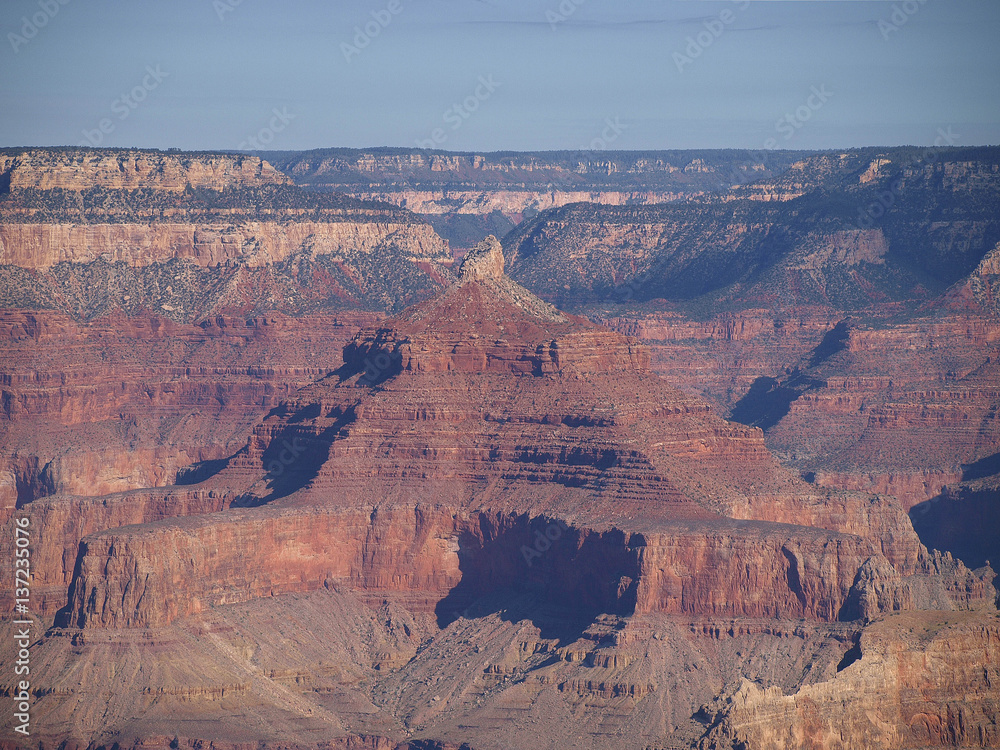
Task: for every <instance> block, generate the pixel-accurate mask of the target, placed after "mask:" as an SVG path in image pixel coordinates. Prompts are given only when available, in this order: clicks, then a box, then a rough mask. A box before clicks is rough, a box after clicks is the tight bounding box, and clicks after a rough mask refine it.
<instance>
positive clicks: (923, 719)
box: [0, 149, 1000, 750]
mask: <svg viewBox="0 0 1000 750" xmlns="http://www.w3.org/2000/svg"><path fill="white" fill-rule="evenodd" d="M9 151H10V150H8V152H4V153H3V154H2V157H3V159H5V161H0V174H2V175H3V182H2V184H3V185H4V192H3V193H2V195H0V241H2V243H3V244H2V246H0V248H2V249H0V254H2V255H0V290H2V297H3V298H2V300H0V308H2V311H0V334H2V342H3V343H2V346H3V352H4V362H5V364H4V367H3V369H2V371H0V391H2V393H0V395H2V406H3V410H2V412H0V435H2V437H0V446H2V450H0V518H3V529H4V531H3V534H2V536H0V549H2V550H8V551H9V550H12V549H13V547H14V530H13V519H14V518H15V517H17V518H24V519H28V522H29V524H30V528H31V529H32V535H33V536H32V548H31V554H32V557H31V559H32V570H33V579H32V594H31V596H32V599H31V604H32V615H33V617H34V618H36V623H37V624H36V628H35V630H34V641H33V643H32V647H31V648H32V674H33V680H32V684H33V689H34V693H33V696H32V701H33V708H32V711H33V721H34V727H35V729H36V730H37V734H36V736H35V737H34V738H33V740H34V742H35V743H36V745H37V746H39V747H41V746H49V745H50V744H54V745H62V746H66V747H81V748H82V747H94V748H97V747H111V746H114V745H117V746H118V747H134V748H139V747H143V748H158V747H163V748H166V747H172V748H177V747H190V748H197V747H203V746H205V744H206V743H209V744H211V745H213V746H214V747H217V748H233V749H234V750H235V748H237V747H239V748H244V747H248V746H250V745H254V746H258V747H287V746H292V745H294V746H297V747H320V746H323V747H338V748H378V749H382V748H385V749H386V750H388V749H390V748H392V749H394V750H396V749H398V750H403V749H404V748H411V749H413V750H417V749H418V748H462V747H467V748H511V747H532V748H535V747H551V748H563V747H590V748H617V747H623V746H635V747H649V748H682V747H684V748H689V747H702V748H730V747H746V748H765V747H788V748H792V747H810V748H850V747H861V746H870V747H913V748H929V747H956V746H957V747H996V746H998V743H1000V735H998V733H997V725H998V712H1000V696H998V693H997V690H996V685H997V684H998V682H1000V673H998V668H1000V667H998V665H1000V662H998V658H1000V657H998V650H997V647H998V644H1000V618H998V614H997V592H996V589H995V588H994V585H993V583H994V578H995V574H994V572H993V569H992V568H991V567H990V561H991V560H992V561H994V562H995V561H996V560H997V559H998V557H997V548H996V540H997V538H998V537H997V535H996V529H997V525H996V521H997V518H998V517H1000V515H998V507H1000V506H998V504H997V497H998V495H997V479H996V477H997V473H998V471H1000V465H997V463H996V460H995V456H996V455H997V453H998V451H1000V448H998V447H997V442H998V438H1000V436H998V429H997V428H998V423H997V417H996V414H997V397H998V394H1000V391H998V387H997V383H998V382H1000V379H998V373H997V371H996V363H997V356H998V354H1000V352H997V351H996V348H997V346H998V345H1000V344H998V342H1000V323H998V322H997V321H998V318H997V314H998V308H997V306H996V299H997V297H996V293H995V290H996V284H997V278H998V274H1000V265H998V263H997V252H998V250H997V247H998V243H1000V226H998V225H997V224H996V218H995V216H996V214H995V207H996V205H997V199H996V194H997V193H996V190H997V187H998V186H997V184H996V180H997V179H998V174H1000V172H998V168H997V165H998V163H1000V156H998V152H997V151H996V150H990V149H979V150H976V149H970V150H961V149H955V150H954V151H953V152H951V151H950V150H949V152H947V153H946V154H945V157H944V158H943V159H942V160H941V161H940V162H938V163H934V164H926V163H922V162H920V161H919V154H914V153H913V152H912V151H911V150H906V149H898V150H889V151H885V152H883V151H879V150H854V151H851V152H846V153H845V154H840V155H836V154H834V155H830V154H823V155H811V154H804V153H797V154H796V153H786V152H776V153H775V154H774V155H773V156H772V157H771V158H770V161H766V162H762V161H760V160H759V159H758V160H757V161H754V160H753V159H745V158H743V157H742V156H741V157H739V158H736V159H733V158H732V156H731V155H730V156H728V157H727V156H725V155H721V154H714V155H713V154H701V153H687V154H685V153H684V152H679V153H672V152H670V153H662V154H635V155H626V157H623V156H621V155H620V154H618V155H614V156H609V158H608V159H603V156H601V157H600V158H597V157H596V156H595V155H594V154H590V155H586V156H587V158H586V159H583V160H582V161H581V159H580V158H576V159H575V160H574V159H562V157H561V156H560V157H559V159H562V161H565V164H563V163H562V161H560V160H559V159H557V158H556V157H552V156H550V157H549V161H548V162H545V161H544V160H540V159H539V158H538V157H536V156H533V155H484V156H482V157H479V156H475V155H445V156H442V155H440V154H438V155H434V154H431V155H427V154H420V153H419V152H418V153H417V155H414V154H409V155H407V154H405V153H395V154H393V153H381V152H379V153H375V154H370V153H367V152H357V153H355V152H347V150H341V151H344V152H345V153H341V154H304V155H296V154H291V153H289V154H284V155H282V154H267V155H256V156H246V155H232V154H230V155H224V154H213V155H207V154H187V153H179V154H175V153H164V152H140V151H116V150H82V151H81V150H55V149H53V150H31V149H26V150H21V151H16V152H9ZM399 151H400V152H403V151H405V150H399ZM261 156H265V157H266V158H264V159H262V158H261ZM418 156H419V158H417V157H418ZM320 157H322V159H325V161H322V160H321V159H320ZM682 157H683V159H684V160H683V161H682ZM338 160H339V161H338ZM628 160H631V161H628ZM581 164H582V165H583V167H581V166H580V165H581ZM272 165H274V166H272ZM275 167H277V169H276V168H275ZM407 170H409V171H410V173H411V176H410V177H409V178H407V176H406V171H407ZM574 170H576V171H574ZM397 173H398V175H397V177H387V175H390V176H391V175H395V174H397ZM654 173H657V174H659V175H660V176H659V177H658V178H657V179H659V180H660V183H659V184H658V185H657V186H656V190H651V189H650V187H651V185H652V182H653V180H652V178H651V177H650V175H651V174H654ZM571 174H575V175H576V176H575V177H573V178H572V179H573V180H574V185H575V187H578V188H580V189H579V190H577V191H576V192H573V191H570V190H568V189H564V188H563V187H560V190H559V193H560V194H559V195H558V196H556V198H555V199H553V200H552V201H551V203H545V202H544V201H543V202H538V201H539V198H538V196H540V195H542V194H543V193H544V191H538V190H536V189H535V188H536V187H538V186H542V184H543V183H544V184H545V185H548V183H550V182H551V183H554V184H555V183H556V182H557V179H558V184H559V185H560V186H561V185H562V184H563V183H564V182H565V181H566V180H567V179H570V177H569V175H571ZM286 175H287V177H286ZM484 175H488V176H489V179H491V180H492V182H489V181H488V180H487V177H485V176H484ZM458 177H461V179H458ZM397 178H398V180H399V181H400V182H401V181H403V180H405V179H410V180H411V181H413V182H414V184H416V185H417V187H419V188H420V190H425V188H426V191H425V193H423V194H422V195H424V196H425V197H420V196H419V195H417V192H419V191H417V190H416V188H414V190H415V192H413V193H409V192H408V191H409V189H410V188H409V187H403V188H400V187H399V185H396V186H393V184H392V183H393V180H396V179H397ZM418 178H419V179H418ZM900 178H902V181H901V182H900ZM434 180H437V184H431V183H433V182H434ZM462 180H465V182H466V184H465V185H463V184H461V182H462ZM640 182H641V183H642V188H641V189H639V188H638V187H637V185H638V183H640ZM296 183H298V184H296ZM418 183H419V184H418ZM348 184H351V185H352V187H351V188H350V189H346V187H345V186H347V185H348ZM512 185H513V187H511V186H512ZM889 185H897V186H900V187H897V188H896V191H897V193H896V199H895V200H894V203H893V206H892V207H890V208H889V210H888V211H887V212H886V217H885V218H884V220H883V221H881V222H879V221H863V222H859V220H858V211H859V208H860V209H862V210H864V209H865V207H867V206H869V205H870V204H871V202H872V201H876V200H878V196H879V195H881V194H882V193H883V192H884V190H885V189H887V186H889ZM304 186H308V187H309V188H310V189H309V190H304V189H303V187H304ZM428 186H429V187H428ZM470 186H471V187H470ZM467 188H470V189H469V190H467V191H466V193H461V191H463V190H466V189H467ZM331 189H336V190H339V191H342V192H346V193H350V196H345V195H343V194H340V193H336V192H329V191H330V190H331ZM393 190H396V191H397V192H396V194H395V197H393V195H392V194H391V193H392V191H393ZM439 190H440V191H441V192H440V193H438V192H435V191H439ZM451 190H457V191H459V192H457V193H449V192H448V191H451ZM508 190H512V191H513V192H514V193H517V195H516V196H514V198H511V197H510V195H508V194H507V193H506V192H505V191H508ZM616 191H618V192H616ZM671 191H672V192H671ZM550 192H551V191H550ZM528 193H533V194H535V197H534V198H528V199H526V198H525V197H526V195H527V194H528ZM639 193H644V194H645V195H646V198H640V197H639ZM446 194H447V195H450V196H451V197H450V198H449V199H448V200H452V199H454V201H453V202H452V203H448V202H447V201H441V199H439V198H438V197H437V196H438V195H441V196H445V195H446ZM668 194H670V195H669V196H668ZM477 195H478V196H479V197H476V196H477ZM573 195H576V196H578V197H587V198H588V199H590V200H595V201H598V200H599V201H600V203H597V202H595V203H589V204H573V205H562V203H560V201H563V198H566V199H567V200H566V201H563V202H564V203H569V202H570V201H569V198H570V196H573ZM626 195H627V196H628V197H621V196H626ZM838 196H840V197H838ZM845 196H846V197H845ZM418 198H419V200H417V199H418ZM403 200H406V201H408V202H410V201H414V202H413V203H408V206H409V207H416V208H418V209H419V210H418V212H416V213H414V212H411V211H410V210H407V208H406V207H401V206H400V205H395V206H394V205H390V204H391V203H397V204H400V203H402V201H403ZM573 200H576V199H575V198H574V199H573ZM667 200H669V201H671V202H670V203H666V202H664V201H667ZM378 201H388V202H378ZM509 201H514V202H509ZM640 203H645V204H648V205H639V204H640ZM477 205H478V206H480V208H481V209H482V210H480V208H476V206H477ZM549 205H551V206H552V208H548V206H549ZM525 208H531V209H532V210H531V211H525ZM515 209H516V210H515ZM540 209H541V213H539V214H537V215H536V216H532V215H531V214H532V211H537V210H540ZM436 211H442V212H445V213H441V214H440V215H441V216H442V217H444V218H445V219H446V220H448V221H451V220H453V218H454V216H455V215H460V214H461V213H462V212H468V213H470V214H474V215H476V216H479V217H480V218H482V217H486V216H489V215H490V213H488V212H494V211H496V212H499V213H501V214H502V215H503V216H504V217H505V218H506V219H507V220H509V222H510V223H511V225H513V223H514V221H515V220H516V221H518V222H520V223H519V225H518V226H517V227H516V228H515V229H513V231H512V232H511V233H510V234H509V235H508V236H507V237H505V238H504V239H503V242H502V243H501V242H499V241H497V240H496V239H494V238H492V237H487V238H486V239H483V240H481V241H479V242H477V243H470V244H469V245H468V247H463V246H461V245H458V244H455V243H451V244H449V242H448V240H447V238H442V237H441V235H440V234H439V233H438V231H437V229H438V225H435V224H434V223H433V222H431V223H428V220H427V217H426V216H423V215H421V214H425V213H433V212H436ZM859 223H860V224H863V226H860V225H859ZM485 226H487V223H484V222H480V223H479V224H476V225H475V227H477V229H476V232H473V233H472V234H470V235H468V236H469V237H473V238H474V237H476V236H478V235H477V234H476V233H477V232H479V233H481V230H482V228H483V227H485ZM466 251H467V252H466ZM455 255H459V256H464V260H462V262H461V264H459V263H457V262H455V261H454V260H453V258H454V256H455ZM724 417H728V419H726V418H724ZM4 554H6V553H4ZM0 584H2V585H3V590H2V594H0V606H2V608H3V611H5V612H9V611H11V608H12V605H13V601H12V600H11V599H10V593H9V592H11V591H13V587H12V585H11V578H10V573H9V572H4V573H3V574H2V575H0ZM2 627H3V628H4V629H5V630H4V642H5V643H11V642H12V638H11V637H8V636H9V635H11V634H12V632H13V627H14V626H13V625H12V624H11V622H10V621H9V620H4V621H3V622H2ZM4 648H8V647H7V646H5V647H4ZM5 653H6V652H5ZM4 661H5V662H7V661H8V659H7V656H4ZM111 685H113V686H114V687H113V689H112V688H109V687H108V686H111ZM0 690H2V691H4V692H5V694H6V695H8V696H9V695H11V694H12V693H11V687H9V686H8V683H7V682H3V683H0ZM5 721H7V720H6V719H5ZM4 726H5V727H8V725H6V724H5V725H4ZM4 731H5V732H9V728H6V729H4ZM0 741H2V742H5V743H7V744H11V743H12V742H13V740H8V739H7V735H4V738H3V739H2V740H0ZM12 746H13V745H12Z"/></svg>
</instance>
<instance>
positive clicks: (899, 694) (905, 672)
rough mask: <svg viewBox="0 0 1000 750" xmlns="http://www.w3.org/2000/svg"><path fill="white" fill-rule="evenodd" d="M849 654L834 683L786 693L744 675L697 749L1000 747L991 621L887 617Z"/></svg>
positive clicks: (995, 637)
mask: <svg viewBox="0 0 1000 750" xmlns="http://www.w3.org/2000/svg"><path fill="white" fill-rule="evenodd" d="M856 650H857V653H856V656H855V660H854V661H853V663H850V664H847V665H846V666H844V667H843V670H842V671H841V672H840V673H839V674H838V675H837V676H836V677H835V678H834V679H832V680H829V681H827V682H821V683H818V684H815V685H808V686H804V687H802V688H801V689H800V690H798V691H796V692H794V693H792V694H790V695H785V694H783V692H782V690H781V688H778V687H769V688H765V689H762V688H761V687H759V686H757V685H754V684H752V683H750V682H748V681H744V683H743V684H742V686H741V687H740V688H739V689H738V690H737V691H736V692H735V693H734V694H733V695H732V696H730V697H729V698H727V699H726V700H725V701H724V702H722V703H721V705H720V706H719V707H718V708H717V709H716V710H717V713H716V715H715V718H714V720H715V721H716V722H717V725H716V726H715V727H713V728H712V729H711V730H710V731H709V733H708V736H707V738H706V739H704V740H703V741H702V742H701V744H700V747H703V748H722V747H730V746H733V745H737V744H739V745H740V746H741V747H745V748H747V749H748V750H754V749H755V748H769V749H770V748H774V749H775V750H783V749H785V748H787V749H789V750H790V749H791V748H810V749H812V748H815V749H816V750H819V749H822V750H840V749H843V750H848V748H858V747H892V748H929V747H998V746H1000V731H998V728H997V727H998V719H1000V702H998V696H997V691H996V684H997V680H998V679H1000V671H998V666H997V665H1000V627H998V624H997V621H996V619H995V618H991V620H989V621H986V622H984V621H982V620H980V619H976V618H974V617H970V616H967V615H961V614H951V613H947V614H945V613H938V612H914V613H908V614H904V615H897V616H894V617H889V618H886V619H885V620H883V621H881V622H879V623H878V624H876V625H874V626H872V627H871V628H868V629H866V630H865V631H864V633H863V634H862V635H861V640H860V642H859V644H858V645H857V647H856ZM845 661H846V660H845Z"/></svg>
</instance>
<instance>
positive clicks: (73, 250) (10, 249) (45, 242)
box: [0, 217, 451, 271]
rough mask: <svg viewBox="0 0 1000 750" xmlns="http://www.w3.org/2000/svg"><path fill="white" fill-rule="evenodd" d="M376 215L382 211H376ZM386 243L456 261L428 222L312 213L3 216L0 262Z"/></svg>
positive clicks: (219, 259) (163, 257)
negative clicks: (267, 217)
mask: <svg viewBox="0 0 1000 750" xmlns="http://www.w3.org/2000/svg"><path fill="white" fill-rule="evenodd" d="M373 218H375V217H373ZM385 246H392V247H394V248H396V249H397V250H398V251H399V253H400V255H401V256H402V258H403V259H405V260H409V261H411V262H414V263H416V262H421V261H422V262H425V263H450V260H451V259H450V257H449V256H448V255H447V254H446V252H445V247H444V244H443V243H442V241H441V238H440V237H438V236H437V234H435V232H434V229H433V228H432V227H430V226H429V225H427V224H406V223H388V222H380V221H377V220H372V221H364V222H356V221H341V222H323V223H316V222H311V221H297V222H293V223H286V222H281V223H279V222H259V221H250V222H244V223H240V224H236V225H234V224H232V223H228V222H226V223H221V222H206V223H202V222H199V223H188V222H183V223H174V222H171V221H169V220H168V221H164V222H156V223H150V224H61V223H60V224H51V223H46V224H27V223H19V224H3V223H0V263H2V264H7V265H14V266H19V267H21V268H28V269H32V270H39V271H48V270H50V269H51V268H52V266H54V265H56V264H58V263H90V262H92V261H96V260H101V261H104V262H108V263H115V262H124V263H126V264H128V265H129V266H133V267H135V266H145V265H150V264H153V263H163V262H165V261H169V260H190V261H191V262H192V263H194V264H195V265H197V266H201V267H206V266H207V267H211V266H219V265H227V264H229V265H232V264H239V265H242V266H244V267H246V268H260V267H265V266H268V265H269V264H273V263H278V262H281V261H283V260H286V259H287V258H289V257H291V256H295V255H304V256H305V257H310V258H315V257H316V256H317V255H329V256H332V257H333V258H337V259H338V260H340V261H341V262H343V260H344V259H345V258H350V257H356V256H358V255H359V254H360V255H369V254H371V253H372V252H373V251H375V250H376V249H380V248H382V247H385Z"/></svg>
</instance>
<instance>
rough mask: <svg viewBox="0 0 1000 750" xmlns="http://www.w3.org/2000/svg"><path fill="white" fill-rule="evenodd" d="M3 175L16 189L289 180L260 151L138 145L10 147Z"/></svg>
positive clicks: (0, 167)
mask: <svg viewBox="0 0 1000 750" xmlns="http://www.w3.org/2000/svg"><path fill="white" fill-rule="evenodd" d="M0 178H2V180H3V181H4V182H5V183H7V184H8V187H9V189H10V190H11V191H14V192H17V191H19V190H24V189H26V188H35V189H38V190H54V189H59V190H88V189H91V188H95V187H99V188H110V189H114V190H135V189H143V190H169V191H174V192H180V191H183V190H184V189H185V188H189V187H190V188H208V189H212V190H222V189H224V188H227V187H231V186H232V185H242V186H245V187H253V186H258V185H287V184H290V180H289V179H288V178H287V177H286V176H285V175H283V174H281V173H280V172H279V171H277V170H276V169H275V168H274V167H272V166H271V165H270V164H268V163H267V162H266V161H263V160H262V159H260V158H258V157H256V156H244V155H241V154H209V153H202V152H196V153H185V152H181V153H173V152H163V151H145V150H135V149H6V150H4V151H0Z"/></svg>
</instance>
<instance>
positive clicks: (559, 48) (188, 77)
mask: <svg viewBox="0 0 1000 750" xmlns="http://www.w3.org/2000/svg"><path fill="white" fill-rule="evenodd" d="M0 3H2V4H0V31H2V33H3V37H4V38H3V40H2V42H0V43H2V44H3V48H2V49H0V97H2V101H0V144H2V145H64V144H65V145H76V144H81V143H91V144H94V145H97V144H98V143H99V144H100V145H110V146H144V147H159V148H167V147H171V146H177V147H182V148H193V149H231V148H239V147H243V148H252V147H254V146H255V145H259V146H261V147H267V148H275V149H303V148H315V147H324V146H359V147H364V146H377V145H392V146H415V145H417V143H418V142H420V143H422V144H424V145H431V144H434V145H437V146H438V147H440V148H445V149H452V150H496V149H562V148H571V149H575V148H591V147H593V148H615V149H645V148H651V149H656V148H698V147H711V148H717V147H745V148H762V147H771V146H776V147H780V148H803V149H804V148H810V149H811V148H828V147H829V148H835V147H843V146H855V145H873V144H878V145H892V144H903V143H910V144H920V145H929V144H932V143H934V141H935V139H938V142H939V143H940V142H942V141H941V139H942V136H941V133H949V136H948V139H947V140H949V141H952V142H954V143H955V144H956V145H969V144H984V143H992V144H997V143H1000V43H998V39H1000V2H998V1H997V0H922V1H921V0H898V1H897V2H893V1H891V0H885V1H883V0H866V1H861V2H855V1H853V0H797V1H796V0H785V1H782V0H754V1H753V2H749V1H748V0H735V1H730V0H722V1H719V2H714V1H710V0H686V1H678V0H660V2H655V1H654V0H628V2H620V1H619V2H613V1H610V0H561V2H560V0H551V1H542V2H527V0H374V1H373V2H351V1H349V0H281V1H280V2H279V1H277V0H242V2H240V0H169V1H168V0H0ZM43 21H44V23H42V22H43ZM26 22H27V23H26ZM366 27H367V29H366ZM359 31H360V34H359V33H358V32H359ZM456 105H457V106H456ZM102 126H103V127H102ZM435 136H437V138H435Z"/></svg>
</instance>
